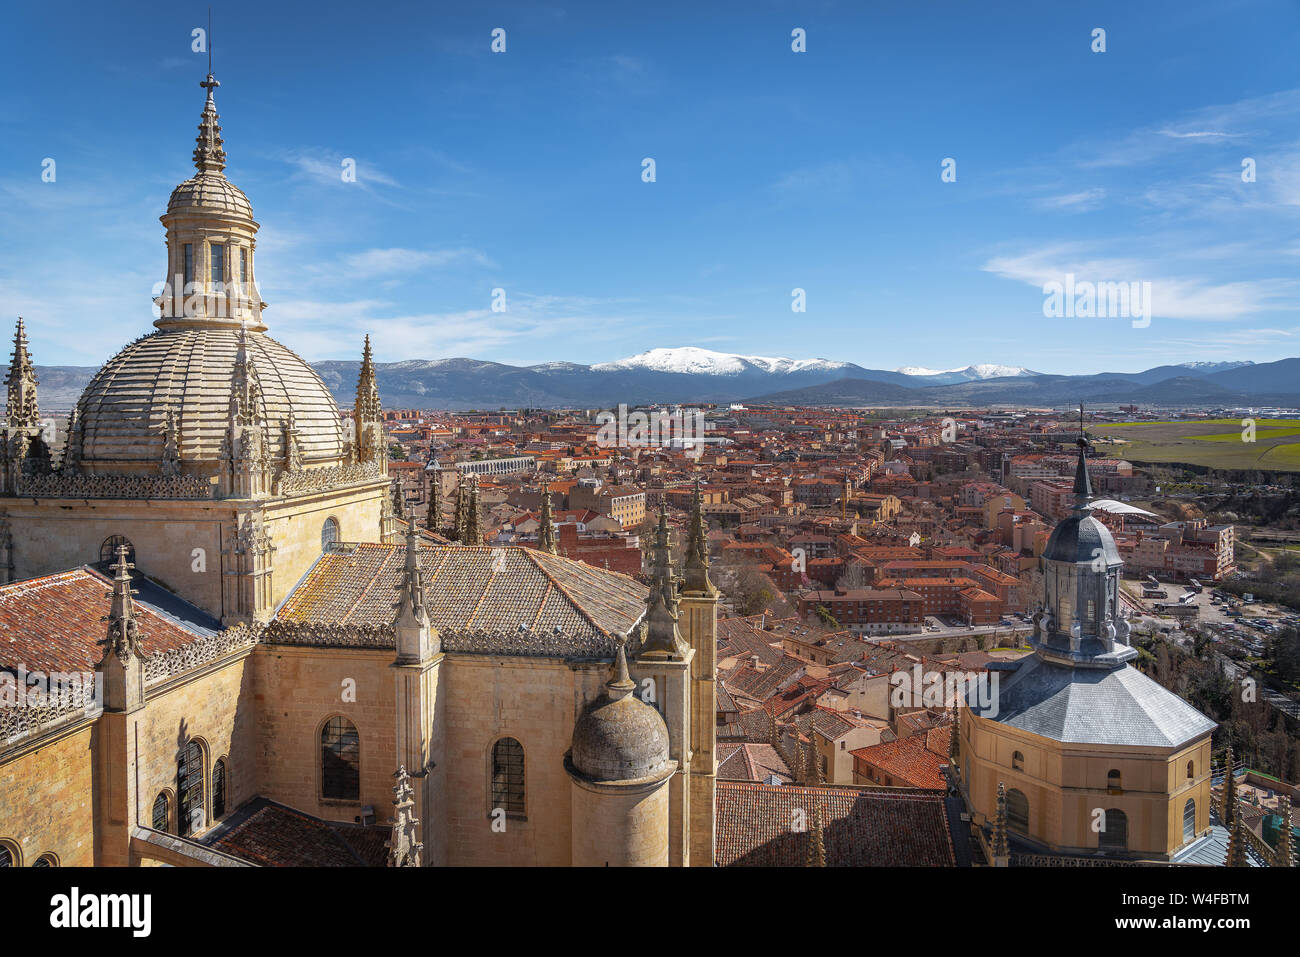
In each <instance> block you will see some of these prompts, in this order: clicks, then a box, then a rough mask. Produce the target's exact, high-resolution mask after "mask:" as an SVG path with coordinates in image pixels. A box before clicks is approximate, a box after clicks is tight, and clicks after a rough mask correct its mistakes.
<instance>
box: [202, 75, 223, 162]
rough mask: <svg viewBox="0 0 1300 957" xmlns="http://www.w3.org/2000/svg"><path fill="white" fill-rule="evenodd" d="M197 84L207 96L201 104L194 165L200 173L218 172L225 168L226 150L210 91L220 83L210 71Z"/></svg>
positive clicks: (214, 102) (215, 104) (215, 105)
mask: <svg viewBox="0 0 1300 957" xmlns="http://www.w3.org/2000/svg"><path fill="white" fill-rule="evenodd" d="M199 86H201V87H203V88H204V89H205V90H207V91H208V98H207V100H206V101H205V102H204V104H203V115H202V116H201V117H200V118H199V135H198V138H197V140H196V142H197V143H198V146H196V147H195V148H194V165H195V166H196V167H198V170H199V172H201V173H220V172H221V171H222V170H223V169H225V168H226V151H225V150H224V149H222V148H221V144H222V142H223V141H222V139H221V127H220V126H219V125H217V119H218V117H217V102H216V100H215V99H214V98H213V96H212V91H213V90H215V89H216V88H217V87H219V86H221V83H220V82H219V81H218V80H217V78H216V77H214V76H213V75H212V74H211V73H209V74H208V78H207V79H206V80H202V81H201V82H200V83H199Z"/></svg>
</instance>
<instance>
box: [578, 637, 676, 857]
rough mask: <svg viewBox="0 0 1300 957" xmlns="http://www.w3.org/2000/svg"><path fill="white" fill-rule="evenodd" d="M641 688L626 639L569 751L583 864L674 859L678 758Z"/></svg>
mask: <svg viewBox="0 0 1300 957" xmlns="http://www.w3.org/2000/svg"><path fill="white" fill-rule="evenodd" d="M635 690H636V683H635V682H633V681H632V679H631V676H630V675H629V674H628V669H627V656H626V653H625V651H624V646H623V645H622V644H620V645H619V648H618V652H617V654H616V655H615V657H614V665H613V667H612V668H611V669H610V677H609V680H608V681H607V682H606V683H605V691H604V693H603V694H602V695H601V696H600V697H599V698H597V699H596V701H594V702H593V703H592V704H591V705H589V706H588V707H587V709H586V710H585V711H584V712H583V714H582V716H581V717H580V718H579V719H578V721H577V723H576V724H575V725H574V727H573V740H572V746H571V748H570V750H569V753H568V754H567V755H566V756H565V761H564V766H565V770H566V771H568V773H569V777H570V779H571V780H572V782H573V795H572V808H573V837H572V842H573V844H572V854H573V858H572V864H573V866H575V867H600V866H615V867H617V866H643V867H644V866H659V867H663V866H667V864H668V803H669V802H668V786H667V785H668V781H669V779H670V778H671V777H672V776H673V772H674V771H676V769H677V762H676V761H673V760H671V759H670V758H669V755H668V748H669V743H668V727H667V725H665V724H664V719H663V717H662V716H661V715H660V714H659V712H658V711H656V710H655V709H654V708H652V707H651V706H650V705H648V704H646V703H645V702H643V701H641V700H640V699H639V698H638V697H637V696H636V695H635V694H634V693H633V692H634V691H635Z"/></svg>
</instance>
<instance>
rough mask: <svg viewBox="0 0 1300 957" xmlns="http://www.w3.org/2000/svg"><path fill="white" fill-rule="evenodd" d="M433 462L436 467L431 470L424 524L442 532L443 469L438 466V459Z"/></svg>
mask: <svg viewBox="0 0 1300 957" xmlns="http://www.w3.org/2000/svg"><path fill="white" fill-rule="evenodd" d="M431 464H432V465H433V466H434V468H433V469H432V470H431V471H430V472H429V510H428V514H427V515H426V516H425V517H424V526H425V528H427V529H428V530H429V531H431V532H434V533H440V532H441V531H442V469H440V468H438V467H437V465H438V460H437V459H434V460H433V462H432V463H431Z"/></svg>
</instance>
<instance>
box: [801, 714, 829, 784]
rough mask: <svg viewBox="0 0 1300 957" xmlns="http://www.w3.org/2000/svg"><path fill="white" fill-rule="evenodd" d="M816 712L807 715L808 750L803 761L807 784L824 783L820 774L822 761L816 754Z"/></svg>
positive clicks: (824, 780)
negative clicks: (814, 725)
mask: <svg viewBox="0 0 1300 957" xmlns="http://www.w3.org/2000/svg"><path fill="white" fill-rule="evenodd" d="M816 714H817V713H816V712H815V711H814V712H813V713H812V714H811V715H809V717H808V751H807V752H806V755H807V756H806V759H805V761H804V783H805V784H807V785H809V786H813V785H818V784H825V783H826V779H825V777H824V776H823V775H822V762H821V759H820V758H819V757H818V755H817V729H816V728H814V727H813V721H814V719H815V717H816Z"/></svg>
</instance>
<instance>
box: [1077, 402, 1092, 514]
mask: <svg viewBox="0 0 1300 957" xmlns="http://www.w3.org/2000/svg"><path fill="white" fill-rule="evenodd" d="M1074 444H1075V445H1077V446H1078V447H1079V461H1078V463H1077V464H1076V465H1075V467H1074V499H1075V502H1076V503H1077V505H1076V507H1077V506H1078V505H1084V504H1086V503H1087V502H1088V501H1089V500H1090V499H1091V498H1092V480H1091V479H1090V478H1089V477H1088V436H1087V433H1085V432H1084V431H1083V404H1082V403H1080V404H1079V437H1078V438H1077V439H1075V441H1074Z"/></svg>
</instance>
